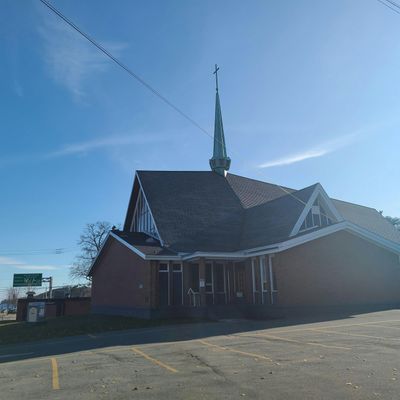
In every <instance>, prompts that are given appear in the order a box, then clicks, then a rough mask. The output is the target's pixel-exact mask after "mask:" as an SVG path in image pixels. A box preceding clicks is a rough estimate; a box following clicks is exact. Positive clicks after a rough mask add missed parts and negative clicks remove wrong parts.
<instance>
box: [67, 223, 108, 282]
mask: <svg viewBox="0 0 400 400" xmlns="http://www.w3.org/2000/svg"><path fill="white" fill-rule="evenodd" d="M110 229H111V224H110V223H109V222H106V221H97V222H95V223H91V224H86V226H85V229H84V230H83V233H82V234H81V236H80V238H79V241H78V245H79V247H80V248H81V252H80V254H79V255H78V256H76V258H75V261H74V263H73V264H72V266H71V269H70V271H69V274H70V276H71V278H72V279H81V278H86V279H88V280H90V278H89V277H88V276H87V274H88V272H89V268H90V266H91V265H92V263H93V261H94V259H95V258H96V256H97V254H98V253H99V251H100V249H101V246H102V245H103V242H104V240H105V238H106V237H107V234H108V232H109V231H110Z"/></svg>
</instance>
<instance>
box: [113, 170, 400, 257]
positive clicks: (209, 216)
mask: <svg viewBox="0 0 400 400" xmlns="http://www.w3.org/2000/svg"><path fill="white" fill-rule="evenodd" d="M137 175H138V177H139V180H140V182H141V185H142V188H143V191H144V193H145V196H146V198H147V200H148V203H149V206H150V209H151V211H152V214H153V216H154V219H155V223H156V226H157V229H158V232H159V234H160V236H161V239H162V240H163V241H164V245H166V249H168V250H165V251H170V252H176V253H178V252H187V253H191V252H194V251H208V252H213V251H215V252H217V251H218V252H230V251H237V250H241V249H250V248H254V247H259V246H265V245H269V244H274V243H278V242H282V241H284V240H286V239H288V238H289V234H290V232H291V230H292V229H293V227H294V225H295V223H296V222H297V220H298V218H299V216H300V214H301V212H302V210H303V208H304V205H305V203H307V201H308V200H309V198H310V196H311V194H312V193H313V191H314V189H315V187H316V185H312V186H309V187H307V188H304V189H301V190H294V189H290V188H282V187H280V186H278V185H273V184H270V183H266V182H261V181H257V180H254V179H249V178H245V177H242V176H238V175H233V174H228V175H227V176H226V178H224V177H223V176H220V175H218V174H216V173H214V172H212V171H138V172H137ZM134 192H135V193H137V185H136V186H135V189H134ZM135 199H136V195H132V196H131V200H130V204H129V207H128V212H127V217H126V221H125V227H124V229H125V230H127V229H128V227H129V226H130V221H131V219H132V216H133V207H134V202H135ZM333 202H334V205H335V206H336V207H337V209H338V211H339V213H340V214H342V216H343V217H344V219H346V220H348V221H350V222H352V223H354V224H356V225H359V226H361V227H363V228H365V229H367V230H369V231H371V232H374V233H376V234H378V235H381V236H382V237H384V238H386V239H388V240H391V241H394V242H397V243H400V234H399V233H398V232H396V231H395V230H394V228H393V227H392V226H391V225H390V224H389V223H388V222H387V221H386V220H385V219H384V218H383V217H382V216H381V215H380V214H379V213H378V212H377V211H376V210H374V209H371V208H367V207H362V206H358V205H355V204H351V203H346V202H342V201H339V200H334V201H333ZM122 234H124V235H126V236H125V238H126V239H124V240H126V241H128V243H131V244H132V245H134V246H135V247H137V248H139V247H140V248H142V249H143V250H141V251H143V252H144V253H146V254H147V251H155V249H153V246H150V247H151V248H150V249H148V248H147V247H148V246H146V244H145V243H142V242H140V240H139V239H140V238H139V236H131V235H138V234H132V233H129V234H126V233H119V234H118V235H119V236H120V237H121V238H124V237H122V236H121V235H122ZM139 235H140V234H139ZM144 236H146V235H144ZM157 246H158V248H159V250H158V251H160V252H161V249H162V247H161V244H160V243H157ZM157 246H155V245H154V247H157ZM160 254H161V253H160Z"/></svg>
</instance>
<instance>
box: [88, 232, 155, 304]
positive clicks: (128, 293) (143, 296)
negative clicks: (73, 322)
mask: <svg viewBox="0 0 400 400" xmlns="http://www.w3.org/2000/svg"><path fill="white" fill-rule="evenodd" d="M150 282H151V268H150V261H145V260H143V259H142V258H141V257H139V256H138V255H136V254H135V253H134V252H133V251H131V250H130V249H128V248H127V247H126V246H124V245H123V244H121V243H120V242H118V241H117V240H116V239H114V238H112V237H110V238H109V239H108V243H107V244H106V246H105V248H104V249H103V251H102V255H101V258H100V259H99V260H97V264H96V265H95V267H94V270H93V276H92V306H94V307H101V306H107V307H140V308H143V307H145V308H147V307H150V298H151V296H150V295H151V290H150ZM139 284H142V285H143V288H139Z"/></svg>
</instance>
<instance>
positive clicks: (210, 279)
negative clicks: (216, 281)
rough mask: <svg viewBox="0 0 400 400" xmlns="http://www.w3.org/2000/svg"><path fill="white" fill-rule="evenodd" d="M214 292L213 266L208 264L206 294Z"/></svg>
mask: <svg viewBox="0 0 400 400" xmlns="http://www.w3.org/2000/svg"><path fill="white" fill-rule="evenodd" d="M213 291H214V289H213V271H212V264H206V293H213Z"/></svg>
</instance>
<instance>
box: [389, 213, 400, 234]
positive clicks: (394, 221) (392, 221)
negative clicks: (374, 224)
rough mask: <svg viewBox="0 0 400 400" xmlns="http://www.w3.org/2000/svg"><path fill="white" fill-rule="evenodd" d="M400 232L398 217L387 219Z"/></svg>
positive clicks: (399, 219)
mask: <svg viewBox="0 0 400 400" xmlns="http://www.w3.org/2000/svg"><path fill="white" fill-rule="evenodd" d="M385 218H386V219H387V220H388V221H389V222H390V223H391V224H392V225H393V226H394V227H395V228H396V229H397V230H398V231H400V218H398V217H389V215H387V216H386V217H385Z"/></svg>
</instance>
